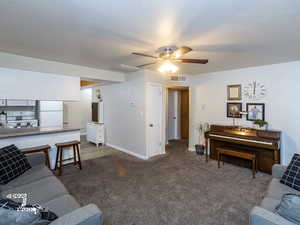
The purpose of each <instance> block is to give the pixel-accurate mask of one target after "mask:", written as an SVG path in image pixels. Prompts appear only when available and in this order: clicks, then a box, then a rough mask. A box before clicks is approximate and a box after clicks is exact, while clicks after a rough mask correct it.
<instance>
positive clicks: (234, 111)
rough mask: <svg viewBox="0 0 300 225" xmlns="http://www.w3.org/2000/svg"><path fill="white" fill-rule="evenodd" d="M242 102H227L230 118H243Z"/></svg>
mask: <svg viewBox="0 0 300 225" xmlns="http://www.w3.org/2000/svg"><path fill="white" fill-rule="evenodd" d="M241 111H242V103H239V102H228V103H227V117H230V118H242V115H241Z"/></svg>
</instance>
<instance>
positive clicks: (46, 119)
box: [40, 101, 63, 128]
mask: <svg viewBox="0 0 300 225" xmlns="http://www.w3.org/2000/svg"><path fill="white" fill-rule="evenodd" d="M62 126H63V102H62V101H40V127H41V128H54V127H58V128H59V127H62Z"/></svg>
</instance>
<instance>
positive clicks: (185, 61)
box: [176, 59, 208, 64]
mask: <svg viewBox="0 0 300 225" xmlns="http://www.w3.org/2000/svg"><path fill="white" fill-rule="evenodd" d="M176 61H178V62H182V63H198V64H206V63H208V59H176Z"/></svg>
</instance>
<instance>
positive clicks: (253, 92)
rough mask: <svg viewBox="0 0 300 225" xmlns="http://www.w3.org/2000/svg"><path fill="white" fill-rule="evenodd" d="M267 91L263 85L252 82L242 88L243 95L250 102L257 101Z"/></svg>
mask: <svg viewBox="0 0 300 225" xmlns="http://www.w3.org/2000/svg"><path fill="white" fill-rule="evenodd" d="M266 93H267V89H266V87H265V85H264V84H263V83H259V82H256V81H253V82H251V83H249V84H247V85H245V86H244V95H245V97H246V98H248V99H250V100H259V99H262V98H264V97H265V96H266Z"/></svg>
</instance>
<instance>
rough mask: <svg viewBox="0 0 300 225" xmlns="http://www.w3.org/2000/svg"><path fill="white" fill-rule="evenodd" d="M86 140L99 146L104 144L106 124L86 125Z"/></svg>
mask: <svg viewBox="0 0 300 225" xmlns="http://www.w3.org/2000/svg"><path fill="white" fill-rule="evenodd" d="M86 140H87V141H88V142H92V143H95V144H96V145H97V147H98V145H99V144H102V145H103V144H104V124H103V123H88V124H87V125H86Z"/></svg>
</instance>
